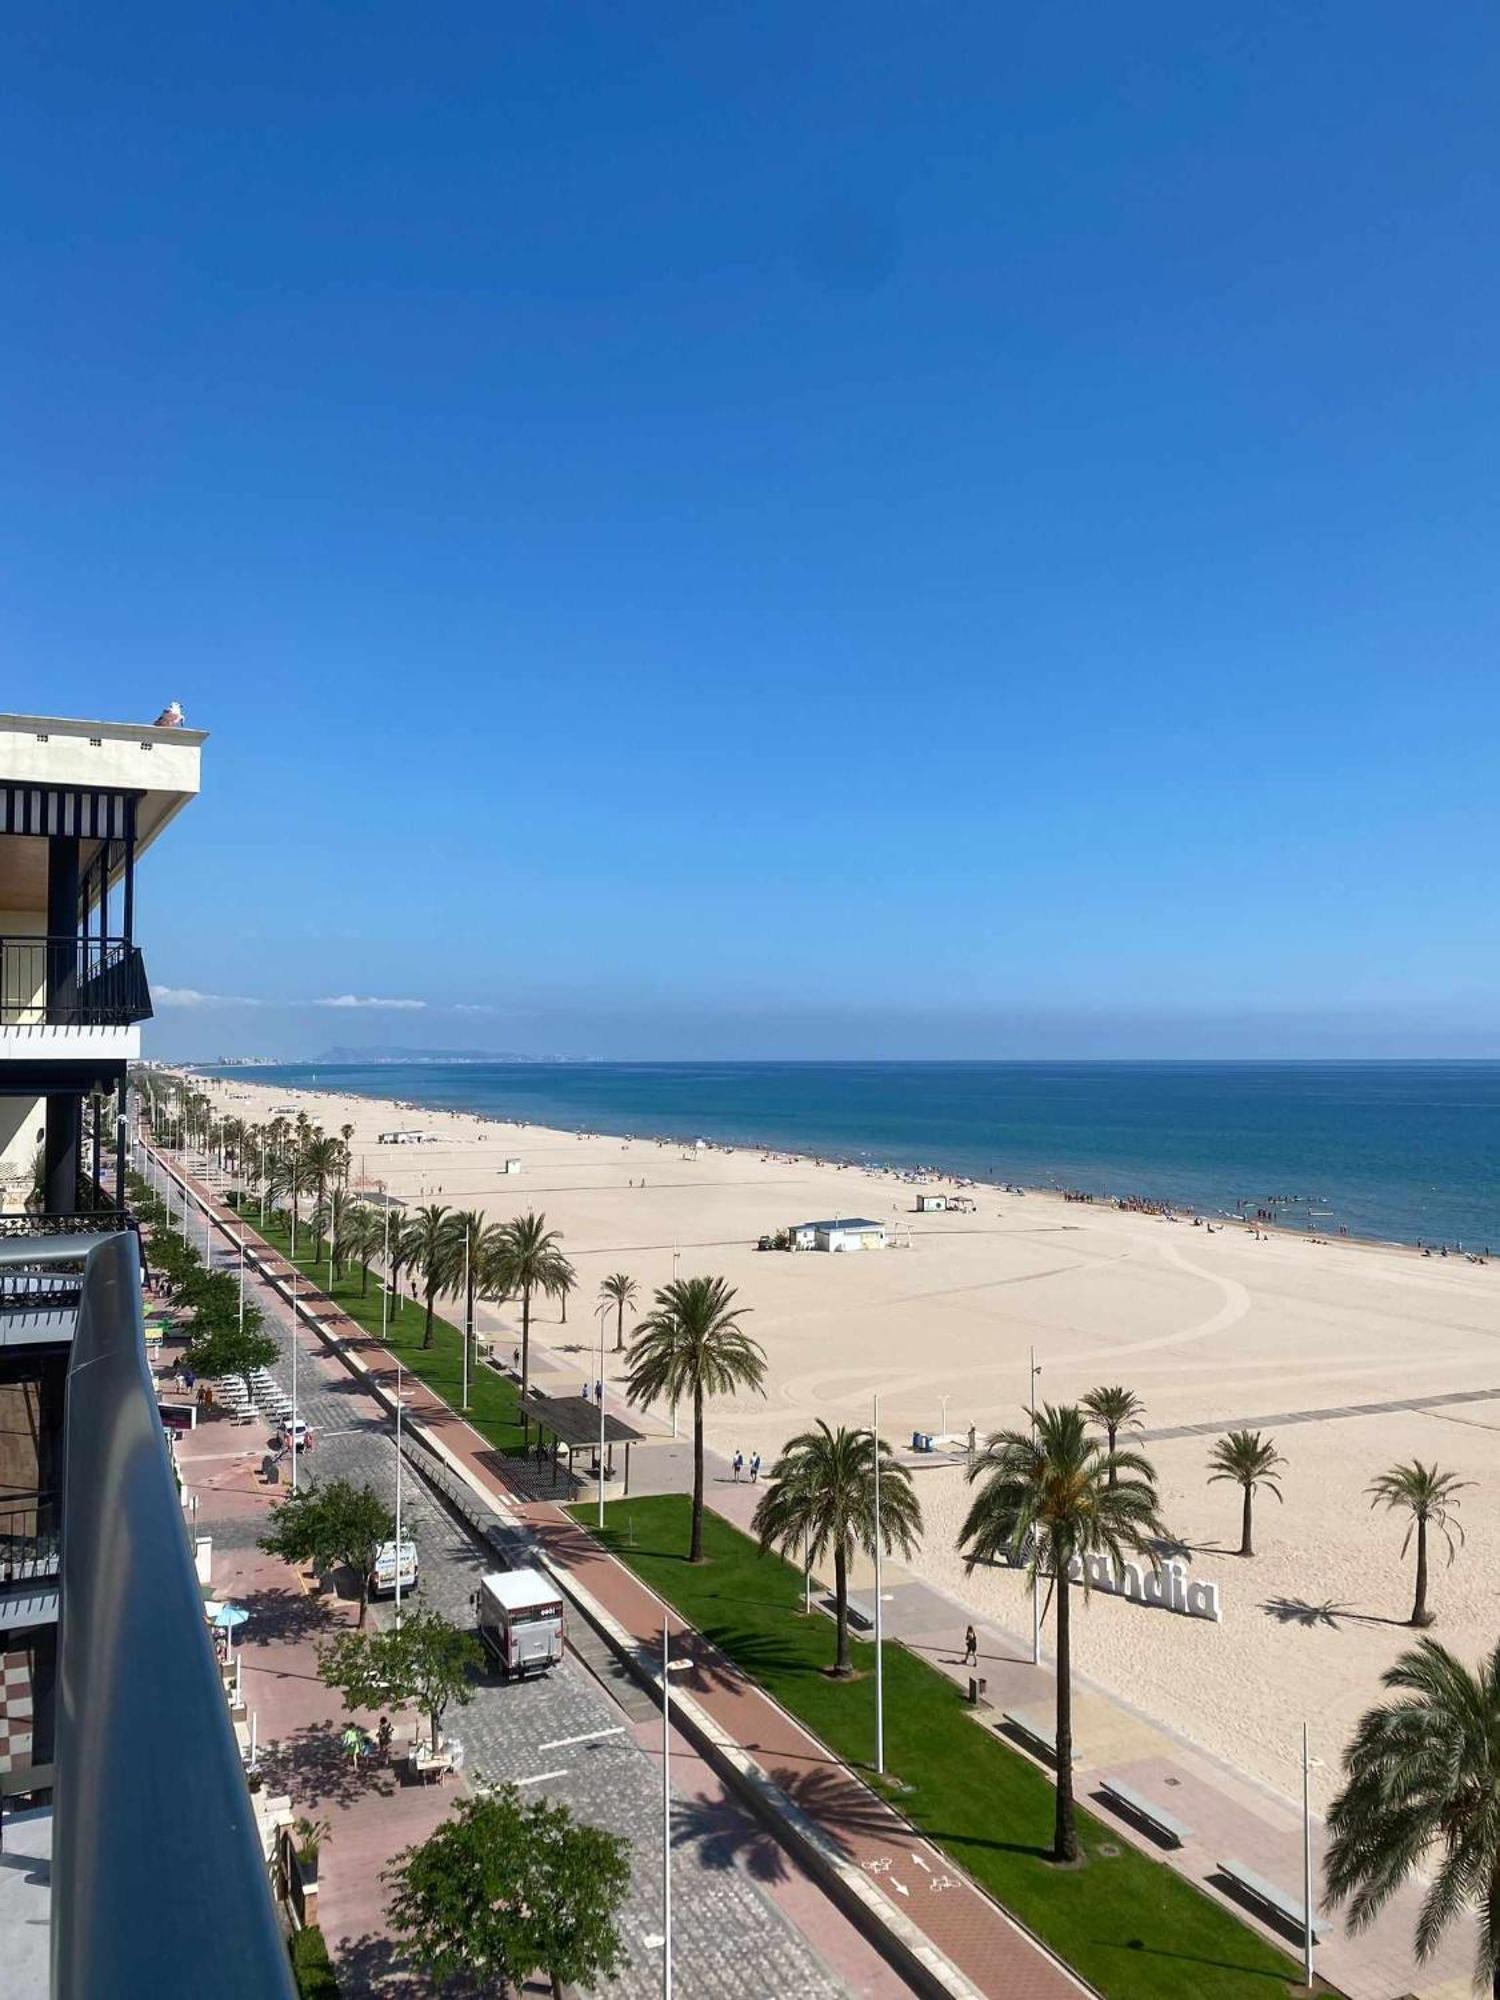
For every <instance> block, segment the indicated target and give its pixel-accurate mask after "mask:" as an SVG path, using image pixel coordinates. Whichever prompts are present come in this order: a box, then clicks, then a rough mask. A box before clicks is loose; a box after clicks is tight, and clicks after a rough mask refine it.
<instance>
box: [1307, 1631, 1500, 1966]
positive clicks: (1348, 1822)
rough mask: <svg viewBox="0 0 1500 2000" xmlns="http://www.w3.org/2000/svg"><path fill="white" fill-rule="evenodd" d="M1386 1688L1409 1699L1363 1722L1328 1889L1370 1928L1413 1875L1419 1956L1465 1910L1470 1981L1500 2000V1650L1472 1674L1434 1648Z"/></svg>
mask: <svg viewBox="0 0 1500 2000" xmlns="http://www.w3.org/2000/svg"><path fill="white" fill-rule="evenodd" d="M1380 1678H1381V1680H1382V1682H1383V1683H1384V1685H1385V1686H1386V1687H1388V1688H1394V1689H1397V1690H1399V1691H1400V1693H1401V1695H1402V1697H1403V1698H1402V1699H1401V1700H1399V1701H1390V1702H1385V1703H1383V1704H1382V1706H1381V1707H1379V1708H1372V1709H1370V1710H1368V1711H1367V1713H1366V1714H1365V1715H1363V1716H1362V1717H1361V1718H1360V1722H1359V1726H1358V1727H1357V1729H1356V1730H1355V1732H1354V1735H1353V1737H1352V1739H1351V1740H1350V1742H1349V1745H1348V1747H1347V1749H1346V1750H1345V1751H1344V1779H1345V1782H1344V1788H1343V1790H1342V1791H1341V1792H1340V1793H1339V1795H1338V1797H1337V1798H1336V1799H1335V1800H1334V1802H1333V1804H1332V1805H1331V1806H1330V1807H1329V1811H1328V1831H1329V1834H1330V1836H1331V1838H1330V1840H1329V1844H1328V1853H1327V1857H1326V1860H1325V1863H1324V1877H1323V1880H1324V1888H1325V1891H1326V1894H1327V1898H1328V1901H1329V1902H1330V1903H1331V1904H1335V1905H1336V1904H1339V1903H1344V1902H1347V1903H1348V1905H1349V1927H1350V1929H1351V1930H1355V1931H1360V1930H1364V1929H1365V1928H1366V1926H1367V1925H1369V1924H1371V1923H1373V1922H1374V1921H1375V1918H1376V1917H1377V1916H1378V1915H1379V1914H1380V1912H1381V1910H1382V1909H1383V1908H1384V1906H1385V1904H1386V1903H1387V1901H1388V1900H1389V1899H1390V1897H1391V1896H1392V1895H1393V1894H1394V1893H1395V1891H1396V1890H1397V1889H1399V1888H1400V1887H1401V1885H1402V1883H1403V1882H1405V1880H1406V1879H1407V1877H1408V1876H1409V1875H1412V1874H1414V1873H1418V1872H1419V1873H1420V1874H1421V1876H1422V1878H1423V1881H1424V1885H1427V1886H1426V1894H1425V1895H1424V1897H1423V1899H1422V1907H1421V1910H1420V1911H1419V1913H1418V1916H1417V1932H1416V1947H1417V1957H1418V1958H1419V1959H1421V1960H1424V1961H1425V1960H1427V1959H1429V1958H1430V1957H1431V1956H1432V1954H1433V1952H1434V1951H1435V1950H1436V1949H1437V1946H1438V1942H1439V1940H1440V1939H1441V1937H1442V1935H1443V1932H1444V1931H1445V1930H1446V1929H1447V1928H1448V1926H1449V1925H1450V1924H1451V1923H1452V1922H1453V1919H1454V1918H1455V1917H1456V1916H1458V1915H1459V1914H1460V1912H1461V1911H1464V1910H1467V1909H1473V1910H1474V1911H1476V1913H1477V1915H1478V1918H1479V1922H1478V1925H1477V1927H1476V1928H1477V1930H1478V1937H1479V1942H1478V1950H1477V1953H1476V1959H1475V1966H1474V1983H1475V1985H1476V1987H1482V1988H1483V1990H1484V1991H1486V1992H1487V1993H1489V1994H1490V1995H1491V1996H1492V2000H1500V1645H1497V1646H1496V1647H1495V1650H1494V1651H1493V1652H1492V1653H1491V1654H1489V1656H1488V1657H1487V1658H1486V1659H1484V1660H1482V1661H1481V1662H1480V1664H1479V1667H1478V1670H1477V1671H1475V1672H1470V1670H1469V1669H1468V1668H1467V1667H1465V1666H1464V1665H1463V1663H1462V1661H1460V1660H1457V1659H1455V1658H1454V1656H1453V1655H1452V1653H1450V1652H1449V1651H1448V1650H1447V1648H1446V1647H1444V1646H1440V1645H1439V1644H1438V1643H1437V1641H1436V1640H1435V1639H1423V1640H1421V1641H1420V1642H1419V1644H1418V1645H1417V1646H1416V1647H1414V1648H1413V1650H1412V1651H1411V1652H1409V1653H1403V1654H1402V1655H1401V1657H1400V1659H1399V1660H1397V1661H1396V1663H1395V1665H1394V1666H1392V1667H1387V1668H1386V1670H1385V1672H1384V1673H1383V1674H1382V1675H1381V1677H1380Z"/></svg>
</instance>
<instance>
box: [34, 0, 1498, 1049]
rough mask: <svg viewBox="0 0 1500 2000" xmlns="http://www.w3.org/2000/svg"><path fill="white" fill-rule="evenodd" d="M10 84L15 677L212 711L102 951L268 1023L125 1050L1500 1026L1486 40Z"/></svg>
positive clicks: (693, 32) (528, 17) (873, 19)
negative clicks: (136, 894) (186, 792)
mask: <svg viewBox="0 0 1500 2000" xmlns="http://www.w3.org/2000/svg"><path fill="white" fill-rule="evenodd" d="M0 70H3V74H4V76H5V78H6V84H5V91H6V115H5V117H4V119H3V121H0V164H3V172H4V178H5V184H6V187H7V199H6V202H5V204H4V206H3V209H0V235H3V239H4V240H3V254H4V268H5V272H6V307H5V311H4V313H3V314H0V372H3V380H4V382H5V385H6V386H5V390H4V400H3V405H0V530H3V540H4V548H5V560H4V563H3V565H0V661H3V665H4V705H5V706H6V707H7V708H17V709H36V710H42V711H49V712H60V713H85V712H87V713H101V712H102V713H106V714H110V715H119V716H125V715H128V716H130V717H132V718H139V717H143V716H144V717H149V716H151V715H154V714H155V713H156V711H157V710H158V709H159V708H160V707H161V706H162V705H163V704H164V703H165V702H166V701H168V700H169V699H171V698H173V697H176V698H178V699H180V700H181V701H182V702H183V704H184V706H185V708H186V709H187V712H188V717H189V720H190V721H191V722H192V723H194V724H195V725H198V726H202V727H206V728H208V729H210V730H211V731H212V740H211V742H210V743H209V745H208V748H207V752H206V780H205V794H204V797H203V799H202V801H201V802H200V803H199V804H198V805H197V806H196V807H195V808H194V809H193V812H192V814H191V816H190V817H189V818H187V819H184V820H183V821H182V822H180V824H179V826H178V827H177V828H176V829H175V830H174V832H173V833H172V835H171V837H170V839H169V840H168V841H166V842H164V843H163V844H162V846H161V847H160V848H159V849H158V850H157V852H156V853H154V854H153V855H152V856H151V857H150V863H149V866H148V867H147V868H146V869H145V870H144V871H143V873H144V875H145V876H146V877H148V878H149V880H147V881H146V882H145V883H144V885H143V895H142V924H143V927H144V928H145V931H146V935H147V940H148V948H149V960H148V962H149V966H150V970H151V974H152V978H153V981H154V983H155V985H156V986H157V988H158V990H159V991H160V990H161V989H175V990H176V992H177V993H178V994H179V995H181V994H184V993H196V994H199V995H213V996H221V998H222V999H224V1000H236V999H243V1000H247V1001H254V1002H256V1003H258V1004H256V1005H254V1006H230V1005H224V1004H219V1003H210V1002H208V1001H204V1000H200V1001H199V1002H197V1003H196V1004H193V1003H186V1004H184V1003H181V1002H179V1004H176V1005H171V1004H164V1005H163V1006H162V1008H161V1011H160V1017H159V1020H158V1023H157V1024H156V1026H155V1027H154V1028H153V1030H152V1034H153V1037H154V1045H155V1047H156V1048H157V1049H158V1050H162V1051H170V1052H178V1053H184V1054H209V1053H213V1052H215V1051H217V1050H218V1049H220V1048H231V1049H259V1050H265V1051H268V1052H274V1053H284V1054H296V1053H311V1052H316V1051H317V1050H320V1049H322V1048H324V1047H326V1046H328V1045H329V1044H330V1043H331V1042H346V1043H347V1042H364V1041H376V1040H378V1041H383V1042H403V1043H412V1044H419V1043H420V1044H425V1045H441V1046H451V1047H483V1048H504V1049H519V1050H523V1051H528V1052H536V1053H546V1052H554V1051H555V1052H563V1053H592V1054H598V1055H610V1056H646V1057H650V1056H664V1057H669V1056H674V1055H683V1056H698V1055H720V1056H755V1055H776V1056H780V1055H799V1054H805V1055H812V1056H817V1055H827V1054H837V1053H848V1054H851V1055H861V1056H880V1055H891V1056H897V1055H922V1054H932V1055H975V1056H982V1055H1025V1054H1032V1053H1035V1054H1047V1055H1055V1054H1069V1053H1072V1054H1080V1055H1090V1054H1122V1055H1123V1054H1184V1055H1189V1054H1191V1055H1203V1054H1225V1055H1234V1054H1261V1055H1296V1054H1304V1053H1305V1054H1330V1053H1348V1054H1396V1053H1403V1054H1404V1053H1410V1054H1420V1053H1434V1054H1441V1053H1455V1054H1500V1025H1497V1023H1500V1006H1497V1002H1500V927H1497V925H1496V924H1495V922H1494V919H1493V914H1492V903H1493V893H1494V883H1493V876H1494V863H1495V856H1496V853H1497V851H1500V805H1497V787H1496V784H1495V776H1494V773H1495V744H1496V740H1497V727H1500V674H1497V671H1496V667H1497V652H1500V646H1497V641H1500V566H1497V564H1496V562H1495V549H1496V546H1497V531H1500V494H1497V474H1496V467H1497V465H1500V449H1497V431H1500V425H1497V418H1500V370H1497V369H1496V366H1495V354H1496V352H1497V333H1500V327H1497V317H1500V314H1497V308H1500V275H1497V260H1496V249H1497V237H1496V223H1495V217H1496V214H1497V213H1500V207H1497V195H1500V186H1497V181H1500V121H1497V119H1496V116H1495V105H1496V103H1497V101H1500V15H1497V14H1496V12H1495V10H1494V9H1493V7H1490V6H1480V5H1468V4H1463V0H1459V4H1455V5H1452V6H1450V7H1446V8H1443V9H1440V10H1437V12H1436V13H1434V12H1432V11H1431V10H1428V11H1427V12H1426V13H1423V14H1421V15H1417V14H1415V13H1413V11H1412V10H1411V9H1410V8H1408V7H1398V6H1395V5H1386V4H1373V5H1371V4H1364V5H1360V6H1357V7H1356V6H1354V5H1344V4H1331V5H1328V6H1324V7H1320V8H1317V9H1308V8H1306V7H1301V6H1293V5H1290V4H1286V5H1283V4H1275V3H1274V0H1273V3H1272V4H1268V5H1265V6H1262V7H1260V8H1257V9H1255V10H1253V12H1252V13H1250V14H1244V13H1242V14H1241V16H1240V17H1238V18H1233V19H1231V18H1228V17H1227V16H1225V15H1224V13H1223V10H1212V9H1203V8H1201V7H1188V6H1185V5H1181V6H1179V5H1163V6H1158V7H1155V8H1152V9H1149V10H1147V11H1146V12H1144V13H1143V12H1141V11H1140V10H1122V9H1119V8H1105V7H1102V6H1099V7H1088V6H1086V7H1082V8H1076V9H1066V8H1065V9H1060V10H1059V9H1052V10H1017V9H997V8H995V7H993V6H978V5H975V6H953V7H946V8H937V9H916V8H912V7H910V6H899V7H898V6H893V5H885V4H870V0H864V4H861V5H859V6H854V5H847V6H846V5H838V4H834V5H827V6H824V7H820V8H816V9H809V8H806V7H798V8H792V7H790V6H785V5H781V4H774V0H768V4H763V5H760V6H757V7H753V8H752V7H748V6H742V7H734V8H727V7H722V6H711V5H710V6H705V5H703V4H701V0H700V4H695V5H692V6H687V5H684V6H681V7H675V6H674V7H668V6H650V5H641V6H637V7H633V8H619V7H605V6H602V5H601V6H593V5H579V6H568V7H559V8H548V9H517V8H497V7H492V6H488V7H482V6H478V5H467V6H455V5H446V4H437V5H429V6H427V7H424V8H423V9H420V10H415V9H412V8H410V7H396V6H394V5H385V4H381V0H371V4H368V5H366V6H364V7H362V8H360V9H357V10H351V9H348V8H337V9H335V8H329V7H319V6H311V7H309V6H307V5H299V6H297V7H292V6H286V5H279V4H275V0H267V4H262V5H257V6H255V7H249V6H242V5H230V6H226V7H221V8H215V9H211V10H205V9H203V8H201V7H193V8H189V7H187V6H185V5H184V6H174V5H171V4H164V5H162V6H160V7H158V8H155V9H152V10H150V11H149V12H148V13H145V14H143V13H141V12H140V11H139V10H136V11H134V12H131V13H126V14H122V13H121V12H120V11H119V10H117V9H106V8H104V7H102V6H97V5H94V6H75V7H66V6H64V7H59V8H56V9H53V10H49V11H47V12H46V13H45V14H38V13H35V12H32V13H30V14H27V15H21V14H17V13H14V12H13V13H12V14H10V15H9V16H8V17H7V18H6V20H5V21H4V22H3V23H0ZM345 995H354V996H357V997H362V998H372V997H373V998H398V999H408V1000H414V1001H415V1000H420V1001H423V1002H425V1003H426V1004H425V1005H424V1006H422V1007H420V1008H418V1007H408V1008H404V1009H399V1010H396V1009H379V1008H361V1009H355V1008H344V1009H342V1010H334V1009H330V1008H317V1007H313V1006H311V1005H310V1004H307V1003H310V1002H312V1001H313V1000H316V999H332V998H337V997H339V996H345ZM164 997H165V996H164ZM456 1002H461V1003H463V1006H464V1007H465V1008H466V1009H469V1010H473V1011H467V1012H459V1011H456V1009H455V1007H454V1005H453V1004H452V1003H456ZM480 1010H484V1011H480Z"/></svg>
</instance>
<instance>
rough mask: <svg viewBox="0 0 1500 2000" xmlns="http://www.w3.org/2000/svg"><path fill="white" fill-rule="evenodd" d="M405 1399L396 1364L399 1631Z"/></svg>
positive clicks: (398, 1624) (397, 1604) (397, 1600)
mask: <svg viewBox="0 0 1500 2000" xmlns="http://www.w3.org/2000/svg"><path fill="white" fill-rule="evenodd" d="M404 1407H405V1399H404V1398H403V1396H402V1393H401V1363H400V1362H399V1361H398V1362H397V1363H396V1630H397V1631H398V1632H399V1631H400V1630H401V1471H402V1457H401V1412H402V1410H403V1408H404Z"/></svg>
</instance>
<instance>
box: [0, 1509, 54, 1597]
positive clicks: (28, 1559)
mask: <svg viewBox="0 0 1500 2000" xmlns="http://www.w3.org/2000/svg"><path fill="white" fill-rule="evenodd" d="M61 1552H62V1543H61V1540H60V1539H59V1536H58V1532H57V1500H56V1497H55V1495H53V1494H51V1493H26V1494H18V1493H6V1494H0V1584H6V1583H34V1582H36V1580H37V1579H38V1578H39V1577H49V1576H56V1574H57V1567H58V1563H59V1561H60V1559H61Z"/></svg>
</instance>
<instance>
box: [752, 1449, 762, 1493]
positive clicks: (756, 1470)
mask: <svg viewBox="0 0 1500 2000" xmlns="http://www.w3.org/2000/svg"><path fill="white" fill-rule="evenodd" d="M759 1483H760V1453H759V1452H758V1451H754V1452H752V1453H751V1454H750V1484H751V1485H752V1486H758V1485H759Z"/></svg>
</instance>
